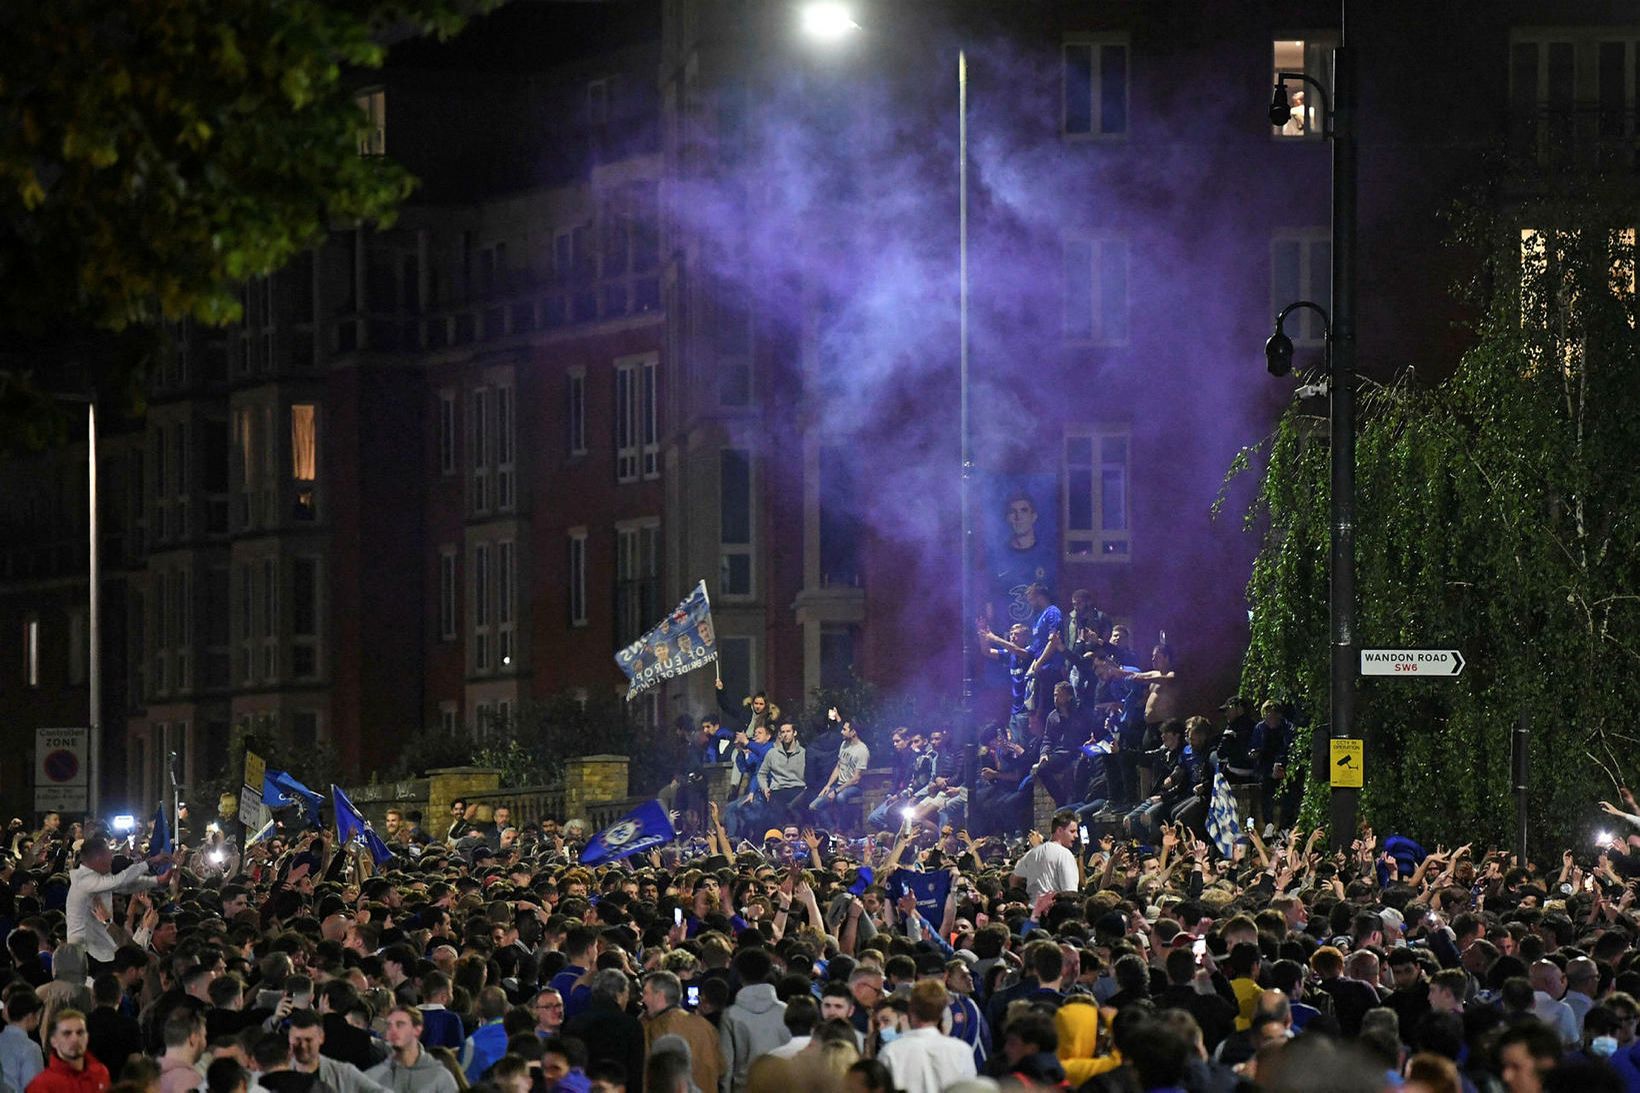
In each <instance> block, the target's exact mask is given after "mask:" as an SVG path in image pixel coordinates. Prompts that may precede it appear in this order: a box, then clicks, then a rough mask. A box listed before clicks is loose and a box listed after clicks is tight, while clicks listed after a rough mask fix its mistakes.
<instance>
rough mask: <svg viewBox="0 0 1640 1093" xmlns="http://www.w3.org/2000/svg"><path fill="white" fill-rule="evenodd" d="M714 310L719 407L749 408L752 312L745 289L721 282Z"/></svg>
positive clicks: (727, 282)
mask: <svg viewBox="0 0 1640 1093" xmlns="http://www.w3.org/2000/svg"><path fill="white" fill-rule="evenodd" d="M715 306H716V309H717V325H716V330H715V335H714V337H715V342H716V348H717V355H718V405H720V406H735V407H738V406H749V405H751V401H752V308H751V303H750V302H749V300H748V293H747V291H746V289H745V287H744V286H742V285H738V284H734V283H732V282H729V281H723V282H721V283H720V284H719V286H718V292H717V297H716V300H715Z"/></svg>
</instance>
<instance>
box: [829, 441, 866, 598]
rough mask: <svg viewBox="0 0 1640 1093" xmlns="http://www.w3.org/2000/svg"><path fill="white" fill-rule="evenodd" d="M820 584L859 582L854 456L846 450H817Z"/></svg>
mask: <svg viewBox="0 0 1640 1093" xmlns="http://www.w3.org/2000/svg"><path fill="white" fill-rule="evenodd" d="M819 470H820V489H819V493H820V583H821V585H857V584H859V583H860V526H861V525H860V514H859V500H858V496H857V494H856V492H855V485H854V483H855V474H854V456H853V453H852V452H851V451H850V450H849V449H847V448H841V447H831V446H827V447H823V448H821V449H820V467H819Z"/></svg>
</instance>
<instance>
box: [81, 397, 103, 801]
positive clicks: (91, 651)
mask: <svg viewBox="0 0 1640 1093" xmlns="http://www.w3.org/2000/svg"><path fill="white" fill-rule="evenodd" d="M85 444H86V460H85V462H86V502H85V506H86V526H87V529H88V530H87V536H88V540H89V542H88V549H89V559H90V560H89V562H88V563H87V566H86V570H87V573H86V580H87V582H88V583H89V585H90V588H89V594H88V597H87V610H86V638H85V640H86V690H87V691H88V692H89V694H88V696H87V698H88V702H89V705H90V707H91V708H90V712H89V717H88V719H87V721H86V725H87V727H88V729H89V730H90V731H89V732H87V733H86V737H87V743H86V760H87V762H86V767H87V770H86V801H85V803H86V815H87V817H89V818H95V817H96V816H97V815H98V814H99V813H100V812H101V810H102V776H103V763H102V640H101V638H102V559H101V558H99V557H98V552H97V404H96V402H95V401H91V400H88V401H87V402H86V405H85Z"/></svg>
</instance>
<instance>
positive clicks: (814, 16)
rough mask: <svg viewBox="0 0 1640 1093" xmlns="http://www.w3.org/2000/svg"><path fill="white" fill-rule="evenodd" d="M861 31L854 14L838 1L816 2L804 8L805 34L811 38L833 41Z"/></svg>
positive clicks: (823, 0)
mask: <svg viewBox="0 0 1640 1093" xmlns="http://www.w3.org/2000/svg"><path fill="white" fill-rule="evenodd" d="M859 29H860V24H859V23H856V22H855V21H854V12H853V11H852V10H851V9H850V8H849V6H848V5H847V4H840V3H837V2H836V0H816V2H815V3H812V4H805V5H804V6H803V33H804V34H807V35H809V36H810V37H811V38H820V39H823V40H826V41H832V40H835V39H838V38H841V37H843V36H844V35H846V34H848V33H849V32H850V31H855V30H859Z"/></svg>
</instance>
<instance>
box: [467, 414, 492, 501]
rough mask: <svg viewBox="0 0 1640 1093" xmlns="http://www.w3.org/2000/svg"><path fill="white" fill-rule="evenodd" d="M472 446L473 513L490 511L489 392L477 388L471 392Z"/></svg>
mask: <svg viewBox="0 0 1640 1093" xmlns="http://www.w3.org/2000/svg"><path fill="white" fill-rule="evenodd" d="M472 402H473V413H472V436H471V437H470V438H469V440H470V443H471V445H472V465H473V511H474V512H489V511H490V443H489V439H490V437H489V430H488V429H487V428H486V426H487V425H488V424H489V416H490V391H489V388H487V387H479V388H477V389H475V390H474V391H473V397H472Z"/></svg>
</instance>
